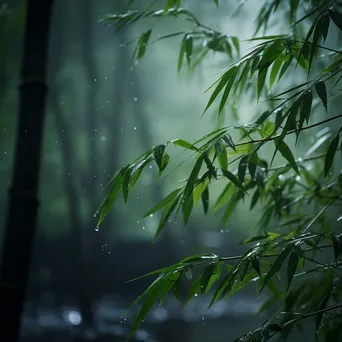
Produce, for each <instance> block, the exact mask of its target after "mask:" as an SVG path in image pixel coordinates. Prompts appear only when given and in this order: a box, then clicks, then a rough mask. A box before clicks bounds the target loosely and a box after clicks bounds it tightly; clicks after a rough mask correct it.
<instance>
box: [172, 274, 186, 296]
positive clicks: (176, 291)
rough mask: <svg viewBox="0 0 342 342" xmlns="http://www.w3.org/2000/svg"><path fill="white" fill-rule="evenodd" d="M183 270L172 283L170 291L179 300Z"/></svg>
mask: <svg viewBox="0 0 342 342" xmlns="http://www.w3.org/2000/svg"><path fill="white" fill-rule="evenodd" d="M182 275H183V271H181V272H179V277H178V278H177V280H176V281H175V282H174V283H173V286H172V291H173V294H174V296H175V297H176V298H177V299H178V300H179V299H180V295H181V281H182Z"/></svg>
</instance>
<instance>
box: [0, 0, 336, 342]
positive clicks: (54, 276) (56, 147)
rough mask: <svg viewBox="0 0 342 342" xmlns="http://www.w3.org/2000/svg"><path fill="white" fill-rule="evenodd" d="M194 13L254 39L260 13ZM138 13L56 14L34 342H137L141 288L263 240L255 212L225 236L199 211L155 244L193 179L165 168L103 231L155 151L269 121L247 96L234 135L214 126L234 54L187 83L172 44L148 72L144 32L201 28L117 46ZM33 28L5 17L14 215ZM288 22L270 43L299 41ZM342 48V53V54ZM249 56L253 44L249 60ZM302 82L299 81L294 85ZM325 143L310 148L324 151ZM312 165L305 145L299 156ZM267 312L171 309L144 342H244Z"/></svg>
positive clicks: (5, 97) (85, 6)
mask: <svg viewBox="0 0 342 342" xmlns="http://www.w3.org/2000/svg"><path fill="white" fill-rule="evenodd" d="M187 4H188V6H189V8H191V10H192V11H193V12H194V14H196V16H197V17H198V18H199V19H200V20H201V21H203V22H204V23H205V24H206V25H207V26H209V27H212V28H214V29H217V30H219V31H221V32H227V33H229V34H232V35H236V36H238V37H239V38H240V39H247V38H249V37H250V36H251V35H252V34H253V25H254V22H253V20H254V17H255V13H256V12H257V10H258V8H259V6H260V1H259V0H250V1H241V2H240V1H225V2H224V1H222V4H220V7H219V8H216V7H215V6H214V4H213V3H212V1H207V0H200V1H198V0H189V1H188V2H187ZM125 6H126V1H124V0H120V1H110V0H73V1H67V0H59V1H55V7H54V13H53V23H52V30H51V39H50V62H49V79H48V84H49V87H50V92H49V98H48V106H47V120H46V123H45V141H44V150H43V167H42V174H41V185H40V200H41V206H40V216H39V230H38V234H37V237H36V243H35V252H34V258H33V262H32V271H31V281H30V290H29V294H28V301H27V306H26V312H25V315H24V318H23V329H22V340H23V341H40V340H41V341H45V340H46V341H47V340H49V341H54V340H56V341H57V340H58V341H62V340H63V341H69V340H70V341H72V340H83V339H90V340H95V339H98V340H99V341H100V340H101V341H105V340H106V338H108V340H110V341H122V340H124V337H125V336H126V334H127V332H128V330H129V328H130V324H131V323H132V317H131V316H130V315H131V314H129V315H128V316H127V319H121V315H122V313H123V311H124V309H126V308H127V307H128V305H129V304H130V303H131V302H132V301H133V300H134V299H135V298H136V297H137V296H138V295H139V294H140V293H141V292H142V291H143V290H144V289H145V287H146V286H148V284H149V282H150V280H151V279H150V278H147V279H143V280H139V281H137V282H133V283H125V282H126V281H127V280H130V279H132V278H134V277H136V276H139V275H142V274H144V273H146V272H149V271H151V270H154V269H156V268H160V267H163V266H166V265H168V264H171V263H173V262H176V261H178V260H179V259H180V258H182V257H184V256H186V255H189V254H192V253H204V252H213V253H217V254H221V255H228V254H229V255H231V254H234V253H238V252H239V246H238V243H239V242H240V241H241V240H242V239H244V238H246V236H250V235H251V233H252V229H253V227H254V226H255V223H256V213H255V211H254V212H253V213H252V214H246V212H247V211H248V203H246V206H244V207H240V208H238V210H237V211H236V212H235V213H234V215H233V218H232V220H231V223H230V224H229V225H228V226H227V227H225V229H221V227H220V225H219V222H218V218H217V217H215V216H208V217H203V215H202V214H201V212H200V210H199V211H198V213H195V214H194V215H193V217H192V219H191V221H190V223H189V224H188V225H187V227H185V228H184V227H183V222H182V220H179V221H178V218H177V217H176V218H172V220H170V222H169V224H168V227H167V229H166V230H165V231H164V232H163V234H162V235H161V237H160V238H159V239H158V241H157V242H156V243H155V244H153V243H152V238H153V234H154V231H155V229H156V227H157V224H158V219H157V218H155V217H153V216H152V217H149V218H147V219H146V220H142V219H141V217H142V215H143V214H144V213H145V212H146V211H147V210H148V209H150V208H151V207H152V206H153V205H154V204H155V203H157V202H158V201H159V200H161V199H162V197H163V196H165V194H166V193H167V192H168V191H169V190H170V189H169V188H168V185H172V184H171V183H172V180H175V181H176V180H179V179H181V178H182V172H183V168H182V167H179V168H178V169H177V170H176V171H175V172H174V173H172V174H171V175H170V176H168V178H167V182H165V181H164V179H163V178H162V179H160V180H159V181H158V182H155V181H154V179H156V177H155V176H154V175H155V173H156V172H157V170H156V169H155V167H152V168H150V169H148V170H146V171H144V173H143V176H142V177H141V181H140V183H139V185H138V187H137V190H135V191H134V193H133V194H132V196H131V197H130V198H129V199H128V205H124V203H119V204H118V205H116V206H115V208H114V209H113V212H112V214H111V215H110V218H109V219H107V220H106V221H105V223H104V224H103V225H102V226H101V229H100V230H98V229H97V228H96V221H97V218H96V217H95V216H96V209H97V207H98V206H99V204H100V201H101V199H102V198H103V197H104V195H105V191H103V187H104V186H105V185H106V183H107V182H108V181H109V179H110V178H111V177H112V176H113V174H114V172H115V171H116V170H117V169H118V168H119V167H120V166H122V165H123V164H124V163H126V162H128V161H130V160H132V159H134V158H135V157H137V156H138V155H140V154H141V153H142V152H143V151H145V150H146V149H148V148H149V147H151V146H153V145H155V144H159V143H162V142H164V141H166V140H171V139H174V138H186V139H187V140H188V141H192V140H194V139H195V138H198V137H199V136H201V135H202V134H204V133H208V132H209V130H210V129H211V128H214V127H215V126H216V125H218V124H220V125H221V124H223V123H225V124H235V123H237V122H239V123H247V122H249V121H250V120H251V119H252V117H253V116H254V115H255V114H256V113H255V112H254V108H255V106H254V103H253V102H251V100H250V99H249V97H248V94H247V95H246V96H245V98H246V99H245V100H244V101H242V102H241V103H242V104H239V107H238V108H237V112H238V113H239V116H238V117H237V116H236V113H235V114H234V113H225V115H224V120H225V122H219V123H217V122H216V117H215V113H214V112H213V113H211V114H210V113H209V114H208V115H205V116H203V118H202V119H200V116H201V114H202V112H203V109H204V107H205V105H206V102H207V100H208V94H204V90H205V89H206V88H207V87H208V86H209V85H211V84H212V83H213V81H214V80H215V76H214V75H215V73H216V72H218V71H220V69H221V68H222V67H224V66H226V61H227V59H226V57H225V55H223V54H222V55H220V54H213V53H209V54H208V56H207V57H206V59H205V60H204V62H203V63H201V64H200V66H198V68H197V69H196V70H195V71H194V73H191V72H190V71H189V70H187V69H186V68H183V69H182V71H181V73H180V74H179V75H177V57H178V51H179V40H178V38H170V39H165V40H161V41H159V42H156V43H152V44H151V46H150V47H149V48H148V51H147V55H146V56H145V58H144V59H143V60H142V61H140V62H139V64H138V65H134V64H132V50H133V48H134V44H135V41H136V39H137V38H138V37H139V35H140V34H141V32H142V31H143V30H145V29H147V28H149V27H151V25H153V27H154V31H155V30H157V31H158V33H159V34H160V36H162V35H165V34H168V33H170V32H178V31H181V30H182V29H186V28H188V27H189V23H187V22H185V21H184V22H183V21H180V20H178V19H175V18H174V19H172V18H170V19H168V20H162V21H158V20H156V21H149V20H147V21H146V22H144V23H145V24H146V27H142V26H141V25H142V24H139V25H138V26H134V27H133V28H132V29H130V30H125V31H120V33H119V34H115V32H114V28H113V27H112V25H111V24H110V22H109V24H108V22H99V21H98V19H99V17H100V16H101V15H103V14H105V13H111V12H116V11H123V10H124V9H125ZM24 15H25V1H23V0H11V1H8V2H6V4H2V5H0V39H1V45H0V65H1V68H0V129H1V134H0V156H1V157H0V190H1V191H0V208H1V212H2V213H4V212H5V210H6V200H7V197H6V191H7V189H8V187H9V183H10V176H11V170H12V157H13V150H14V142H15V128H16V118H17V116H16V113H17V104H18V101H17V85H18V82H19V72H20V64H21V53H22V38H23V30H24ZM278 18H279V20H277V22H276V23H272V25H271V26H270V27H269V32H267V33H269V34H272V33H274V32H279V29H283V30H285V29H286V28H287V21H286V18H283V17H282V12H281V11H280V12H279V14H278ZM280 32H282V31H280ZM156 38H158V37H157V36H156V37H154V39H156ZM340 38H341V37H338V36H337V35H335V37H330V39H331V42H330V44H331V46H332V47H333V48H335V47H339V42H340V41H341V39H340ZM154 39H152V41H153V40H154ZM247 48H248V45H247V44H242V46H241V53H242V54H245V53H246V52H247V51H248V49H247ZM298 74H299V73H298V72H297V73H295V72H294V73H293V80H295V78H296V77H299V76H300V75H298ZM289 82H290V81H289ZM332 105H333V104H332ZM208 127H210V128H208ZM315 139H316V137H315V136H312V137H308V140H310V142H311V143H312V141H314V140H315ZM302 152H305V146H304V145H303V146H299V149H298V154H300V153H302ZM177 153H178V152H177V151H176V150H175V154H177ZM181 158H182V156H179V161H180V160H181ZM176 160H177V159H176ZM176 165H177V163H175V165H174V167H175V166H176ZM172 168H173V167H171V168H170V169H172ZM3 216H4V215H2V217H3ZM3 223H4V222H1V224H3ZM1 227H2V226H1ZM2 230H3V229H0V233H2ZM0 237H1V235H0ZM185 286H186V284H185ZM262 300H263V298H258V297H257V296H256V295H255V291H253V289H252V290H250V291H247V292H246V293H244V294H243V295H240V294H239V295H238V296H237V297H234V298H232V299H231V300H229V301H228V302H223V303H217V305H216V306H214V307H213V308H212V309H211V310H210V311H207V310H206V307H207V301H206V299H205V298H202V297H198V298H196V300H194V302H192V303H190V304H189V305H188V306H187V307H186V308H185V309H182V307H181V305H179V304H178V303H177V302H175V301H173V300H172V299H171V298H170V300H169V301H167V302H166V303H165V305H164V306H163V307H161V308H158V307H156V309H155V310H154V311H153V312H152V314H151V316H150V317H149V319H148V320H147V322H146V323H145V324H144V325H143V326H142V328H141V329H140V330H138V331H137V333H136V334H135V336H134V339H135V340H137V341H138V340H141V341H143V340H144V341H149V342H152V341H175V340H177V341H198V342H201V341H209V340H210V341H211V342H215V341H222V340H223V339H224V337H225V336H229V338H233V337H237V336H239V335H240V334H242V333H244V332H246V331H247V330H248V329H251V328H253V327H256V326H257V324H258V322H259V321H260V320H262V319H264V318H265V317H261V318H260V317H258V318H257V317H255V316H254V314H255V313H256V312H257V311H258V309H259V308H260V306H261V304H262ZM134 312H136V311H135V310H133V314H134Z"/></svg>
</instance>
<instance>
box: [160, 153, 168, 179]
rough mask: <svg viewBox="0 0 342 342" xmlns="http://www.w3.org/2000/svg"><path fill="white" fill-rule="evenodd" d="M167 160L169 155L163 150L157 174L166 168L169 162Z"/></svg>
mask: <svg viewBox="0 0 342 342" xmlns="http://www.w3.org/2000/svg"><path fill="white" fill-rule="evenodd" d="M169 160H170V155H169V154H168V153H166V152H164V155H163V158H162V162H161V168H160V172H159V174H161V173H162V172H163V171H164V170H165V169H166V167H167V165H168V163H169Z"/></svg>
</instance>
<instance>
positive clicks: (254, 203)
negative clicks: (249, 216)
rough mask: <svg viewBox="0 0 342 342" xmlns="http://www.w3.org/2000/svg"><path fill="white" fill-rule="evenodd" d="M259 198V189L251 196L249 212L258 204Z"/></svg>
mask: <svg viewBox="0 0 342 342" xmlns="http://www.w3.org/2000/svg"><path fill="white" fill-rule="evenodd" d="M259 198H260V189H259V188H257V189H256V190H255V192H254V194H253V197H252V200H251V204H250V207H249V210H252V209H253V208H254V207H255V205H256V204H257V203H258V200H259Z"/></svg>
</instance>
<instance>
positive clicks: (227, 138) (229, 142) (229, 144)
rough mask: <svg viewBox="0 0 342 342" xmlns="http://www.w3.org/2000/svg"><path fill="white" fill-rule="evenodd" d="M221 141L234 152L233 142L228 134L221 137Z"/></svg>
mask: <svg viewBox="0 0 342 342" xmlns="http://www.w3.org/2000/svg"><path fill="white" fill-rule="evenodd" d="M222 139H223V140H224V142H225V143H226V144H227V145H228V146H229V147H230V148H232V149H233V150H234V151H235V152H236V147H235V144H234V141H233V139H232V137H231V136H230V135H229V134H226V135H225V136H223V138H222Z"/></svg>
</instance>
